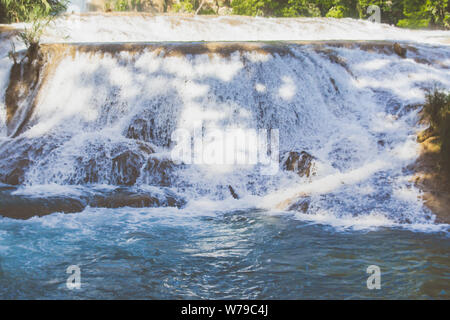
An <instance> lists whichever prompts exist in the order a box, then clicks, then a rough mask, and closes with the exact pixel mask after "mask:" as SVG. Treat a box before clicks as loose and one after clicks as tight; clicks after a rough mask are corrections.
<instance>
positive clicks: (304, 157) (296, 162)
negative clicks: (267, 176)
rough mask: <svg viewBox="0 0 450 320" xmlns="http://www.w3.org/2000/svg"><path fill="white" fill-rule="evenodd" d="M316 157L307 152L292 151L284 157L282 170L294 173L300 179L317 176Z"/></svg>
mask: <svg viewBox="0 0 450 320" xmlns="http://www.w3.org/2000/svg"><path fill="white" fill-rule="evenodd" d="M314 159H315V158H314V157H313V156H312V155H310V154H309V153H308V152H306V151H302V152H297V151H290V152H287V153H286V154H284V156H283V157H282V166H281V167H282V169H283V170H287V171H293V172H295V173H297V174H298V175H299V176H300V177H304V176H306V177H307V178H309V177H310V176H311V175H315V174H316V173H315V165H314Z"/></svg>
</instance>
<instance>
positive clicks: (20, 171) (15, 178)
mask: <svg viewBox="0 0 450 320" xmlns="http://www.w3.org/2000/svg"><path fill="white" fill-rule="evenodd" d="M30 164H31V161H30V160H28V159H20V160H17V161H14V163H13V164H12V165H11V166H10V167H9V170H5V171H3V172H2V173H0V180H1V181H4V182H5V183H6V184H11V185H18V184H21V183H23V181H24V175H25V171H26V169H27V168H28V167H29V165H30Z"/></svg>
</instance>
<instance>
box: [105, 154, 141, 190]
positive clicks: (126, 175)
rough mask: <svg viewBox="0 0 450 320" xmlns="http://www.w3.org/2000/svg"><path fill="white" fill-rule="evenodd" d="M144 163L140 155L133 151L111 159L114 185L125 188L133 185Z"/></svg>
mask: <svg viewBox="0 0 450 320" xmlns="http://www.w3.org/2000/svg"><path fill="white" fill-rule="evenodd" d="M144 161H145V160H144V157H143V156H142V154H138V153H136V152H133V151H125V152H123V153H121V154H120V155H118V156H116V157H115V158H113V159H112V171H113V175H114V177H115V179H114V180H115V183H116V184H119V185H127V186H131V185H133V184H135V183H136V180H137V178H138V177H139V174H140V171H141V168H142V166H143V165H144Z"/></svg>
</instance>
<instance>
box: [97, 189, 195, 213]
mask: <svg viewBox="0 0 450 320" xmlns="http://www.w3.org/2000/svg"><path fill="white" fill-rule="evenodd" d="M185 204H186V201H185V200H184V199H182V198H180V197H179V196H177V195H176V194H175V193H174V192H172V191H170V190H165V191H163V192H154V193H152V192H146V191H142V190H137V191H136V190H130V189H127V188H118V189H116V190H114V191H112V192H110V193H106V194H101V195H96V196H95V197H94V198H93V199H92V200H91V201H90V203H89V205H90V206H91V207H101V208H122V207H132V208H146V207H178V208H181V207H182V206H184V205H185Z"/></svg>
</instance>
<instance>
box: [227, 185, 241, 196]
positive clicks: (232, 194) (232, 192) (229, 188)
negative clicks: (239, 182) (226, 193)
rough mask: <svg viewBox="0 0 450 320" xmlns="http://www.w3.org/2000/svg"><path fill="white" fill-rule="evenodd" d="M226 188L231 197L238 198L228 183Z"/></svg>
mask: <svg viewBox="0 0 450 320" xmlns="http://www.w3.org/2000/svg"><path fill="white" fill-rule="evenodd" d="M228 190H230V193H231V196H232V197H233V198H235V199H239V196H238V194H237V193H236V192H235V191H234V189H233V187H232V186H230V185H229V186H228Z"/></svg>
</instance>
